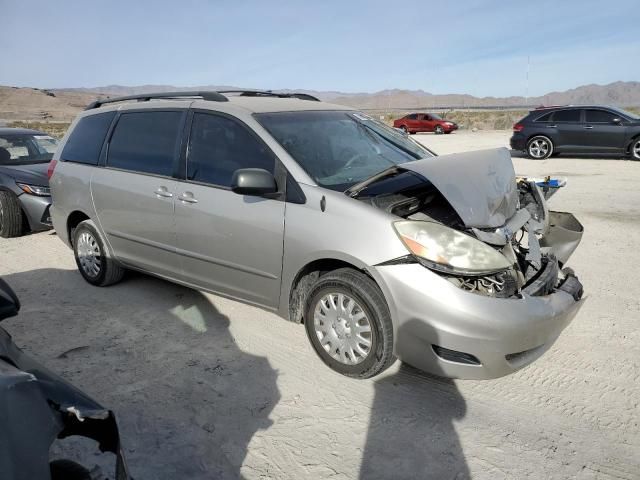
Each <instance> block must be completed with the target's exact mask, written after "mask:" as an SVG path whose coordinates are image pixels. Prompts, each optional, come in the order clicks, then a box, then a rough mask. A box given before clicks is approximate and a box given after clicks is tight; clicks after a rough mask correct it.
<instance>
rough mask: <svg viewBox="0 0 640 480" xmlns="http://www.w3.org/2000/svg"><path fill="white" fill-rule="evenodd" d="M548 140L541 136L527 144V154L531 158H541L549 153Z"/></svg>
mask: <svg viewBox="0 0 640 480" xmlns="http://www.w3.org/2000/svg"><path fill="white" fill-rule="evenodd" d="M550 147H551V146H550V145H549V142H547V141H546V140H544V139H542V138H537V139H535V140H534V141H532V142H531V143H530V144H529V154H530V155H531V156H532V157H533V158H542V157H544V156H545V155H547V153H549V148H550Z"/></svg>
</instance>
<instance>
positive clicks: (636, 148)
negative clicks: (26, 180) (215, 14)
mask: <svg viewBox="0 0 640 480" xmlns="http://www.w3.org/2000/svg"><path fill="white" fill-rule="evenodd" d="M631 155H632V156H633V158H634V159H636V160H640V140H637V141H636V142H635V143H634V144H633V146H632V147H631ZM1 221H2V217H1V216H0V222H1Z"/></svg>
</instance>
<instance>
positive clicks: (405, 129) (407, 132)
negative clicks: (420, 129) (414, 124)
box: [400, 125, 409, 134]
mask: <svg viewBox="0 0 640 480" xmlns="http://www.w3.org/2000/svg"><path fill="white" fill-rule="evenodd" d="M400 130H403V131H404V133H406V134H409V129H408V128H407V126H406V125H400Z"/></svg>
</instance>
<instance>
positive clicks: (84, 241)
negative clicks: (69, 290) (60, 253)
mask: <svg viewBox="0 0 640 480" xmlns="http://www.w3.org/2000/svg"><path fill="white" fill-rule="evenodd" d="M73 253H74V256H75V259H76V265H77V266H78V270H79V271H80V274H81V275H82V277H83V278H84V279H85V280H86V281H87V282H89V283H90V284H91V285H95V286H97V287H106V286H107V285H111V284H114V283H117V282H119V281H120V280H121V279H122V277H123V276H124V272H125V270H124V268H122V267H121V266H120V265H118V264H117V263H116V262H115V261H114V260H113V259H112V258H111V257H109V256H108V255H107V250H106V248H105V245H104V242H103V241H102V238H100V234H99V233H98V230H97V228H96V226H95V224H94V223H93V222H92V221H91V220H85V221H84V222H80V224H79V225H78V226H77V227H76V229H75V230H74V232H73Z"/></svg>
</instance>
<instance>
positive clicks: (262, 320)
mask: <svg viewBox="0 0 640 480" xmlns="http://www.w3.org/2000/svg"><path fill="white" fill-rule="evenodd" d="M508 137H509V133H508V132H478V133H471V132H465V133H455V134H453V135H446V136H444V135H443V136H434V135H430V134H425V135H417V136H416V137H415V138H417V139H418V140H419V141H423V142H424V143H426V144H427V145H429V146H430V147H431V148H433V149H434V150H435V151H437V152H439V153H448V152H454V151H463V150H471V149H479V148H488V147H494V146H506V144H507V141H508ZM514 162H515V165H516V170H517V171H518V172H519V173H526V174H543V173H552V174H557V175H564V176H567V177H568V178H569V186H568V187H567V188H566V189H565V190H564V191H561V192H560V193H559V194H558V195H556V197H554V199H553V201H552V205H553V207H554V208H555V209H558V210H568V211H572V212H574V213H575V214H576V215H577V216H578V217H579V218H580V220H582V222H583V223H584V225H585V228H586V232H585V235H584V238H583V243H582V245H581V247H580V248H579V249H578V250H577V252H576V254H575V255H574V257H573V258H572V260H571V262H570V265H571V266H572V267H573V268H574V269H575V270H576V272H577V273H578V274H579V276H580V278H581V280H582V281H583V283H584V285H585V287H586V291H587V296H588V299H587V301H586V304H585V305H584V308H583V309H582V311H581V312H580V313H579V314H578V316H577V317H576V319H575V320H574V322H573V323H572V324H571V325H570V326H569V328H568V329H567V330H566V331H565V332H564V334H563V335H562V336H561V338H560V339H559V341H558V342H557V343H556V345H555V346H554V347H553V348H552V349H551V350H550V351H549V352H548V353H547V354H546V355H545V356H544V357H543V358H541V359H540V360H539V361H538V362H536V363H535V364H533V365H532V366H529V367H528V368H525V369H524V370H522V371H520V372H518V373H516V374H515V375H512V376H510V377H507V378H503V379H499V380H494V381H447V380H443V379H437V378H433V377H429V376H426V375H423V374H421V373H419V372H417V371H415V370H412V369H410V368H407V367H400V366H399V365H398V364H396V365H394V367H392V368H391V369H390V371H388V372H386V373H385V374H384V375H383V376H380V377H378V378H376V379H373V380H368V381H356V380H350V379H347V378H344V377H341V376H340V375H337V374H334V373H332V372H331V371H330V370H329V369H327V368H326V367H324V366H323V364H322V363H321V362H320V361H319V360H318V359H317V358H316V357H315V355H314V353H313V352H312V350H311V348H310V347H309V346H308V344H307V339H306V337H305V333H304V329H303V328H302V327H300V326H297V325H293V324H291V323H288V322H285V321H283V320H280V319H279V318H277V317H275V316H274V315H271V314H269V313H265V312H263V311H261V310H258V309H256V308H252V307H248V306H244V305H241V304H239V303H235V302H233V301H229V300H225V299H222V298H219V297H216V296H213V295H207V294H202V293H199V292H196V291H192V290H188V289H186V288H183V287H179V286H175V285H172V284H169V283H166V282H163V281H160V280H156V279H153V278H149V277H145V276H142V275H130V276H129V277H128V279H127V280H126V281H124V282H123V283H121V284H119V285H116V286H113V287H110V288H104V289H100V288H94V287H91V286H89V285H88V284H86V283H85V282H84V281H83V280H82V279H81V277H80V275H79V274H78V273H77V272H76V270H75V265H74V262H73V258H72V254H71V252H70V250H68V249H67V248H66V247H65V246H64V245H63V244H62V242H60V241H59V240H58V239H57V238H56V236H55V234H53V233H42V234H37V235H31V236H27V237H24V238H21V239H13V240H2V241H0V275H2V276H4V277H5V278H6V280H7V281H8V282H9V283H10V284H11V285H12V286H13V287H14V288H15V289H16V291H17V292H18V294H19V296H20V298H21V300H22V302H23V310H22V313H21V315H20V316H19V317H18V318H14V319H10V320H7V321H6V322H5V323H4V327H5V328H6V329H8V330H9V331H10V333H12V334H13V336H14V339H15V341H16V342H17V343H18V344H19V345H21V346H23V347H24V349H25V350H27V351H28V352H29V353H31V354H33V355H35V356H36V357H38V358H39V359H40V360H42V361H43V362H44V363H45V364H47V365H48V366H50V367H51V368H52V369H53V370H55V371H57V372H60V373H61V374H62V375H63V376H64V377H65V378H67V379H69V380H71V381H72V382H74V383H75V384H77V385H78V386H79V387H81V388H82V389H84V390H86V391H87V392H88V393H90V394H91V395H92V396H94V397H95V398H96V399H99V400H100V401H101V402H102V403H103V404H104V405H107V406H109V407H111V408H113V409H114V410H115V411H116V413H117V415H118V417H119V421H120V426H121V432H122V437H123V441H124V446H125V451H126V452H127V455H128V459H129V462H130V465H131V468H132V472H133V474H134V476H135V478H136V479H150V480H151V479H153V480H155V479H177V478H180V479H187V478H188V479H218V478H237V477H240V476H241V477H244V478H250V479H262V478H277V479H303V478H309V479H328V478H331V479H352V478H358V477H359V478H362V479H376V478H394V479H402V478H434V479H447V478H451V479H454V478H455V479H464V478H469V477H473V478H478V479H492V480H494V479H502V478H505V479H512V478H532V479H533V478H535V479H541V478H557V479H560V478H578V479H596V478H598V479H609V478H616V479H619V478H623V479H631V478H640V425H639V410H640V408H639V407H640V406H639V402H640V333H639V332H640V329H639V328H638V327H639V326H640V324H639V322H640V286H639V281H640V275H639V274H638V265H640V251H639V249H638V245H640V207H639V206H640V188H639V186H640V163H634V162H629V161H619V160H618V159H602V158H600V159H593V158H592V159H573V158H563V157H560V158H554V159H551V160H548V161H541V162H534V161H531V160H527V159H523V158H516V159H515V160H514ZM69 350H71V351H70V352H68V351H69ZM65 352H68V353H66V354H65ZM63 443H66V444H68V445H69V446H70V447H71V450H72V453H73V455H76V456H80V455H82V454H84V452H85V450H87V448H88V447H87V445H86V444H85V443H84V442H77V441H71V440H66V441H64V442H63ZM59 448H60V447H58V448H56V450H55V452H56V453H58V452H59ZM88 451H91V450H88ZM108 460H110V459H109V458H108V456H107V455H100V456H98V455H95V456H94V455H93V454H91V455H90V457H89V458H88V463H89V464H91V465H96V464H97V465H102V466H103V469H104V465H106V464H108V463H106V462H107V461H108ZM85 461H86V458H85ZM103 471H104V470H103Z"/></svg>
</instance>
